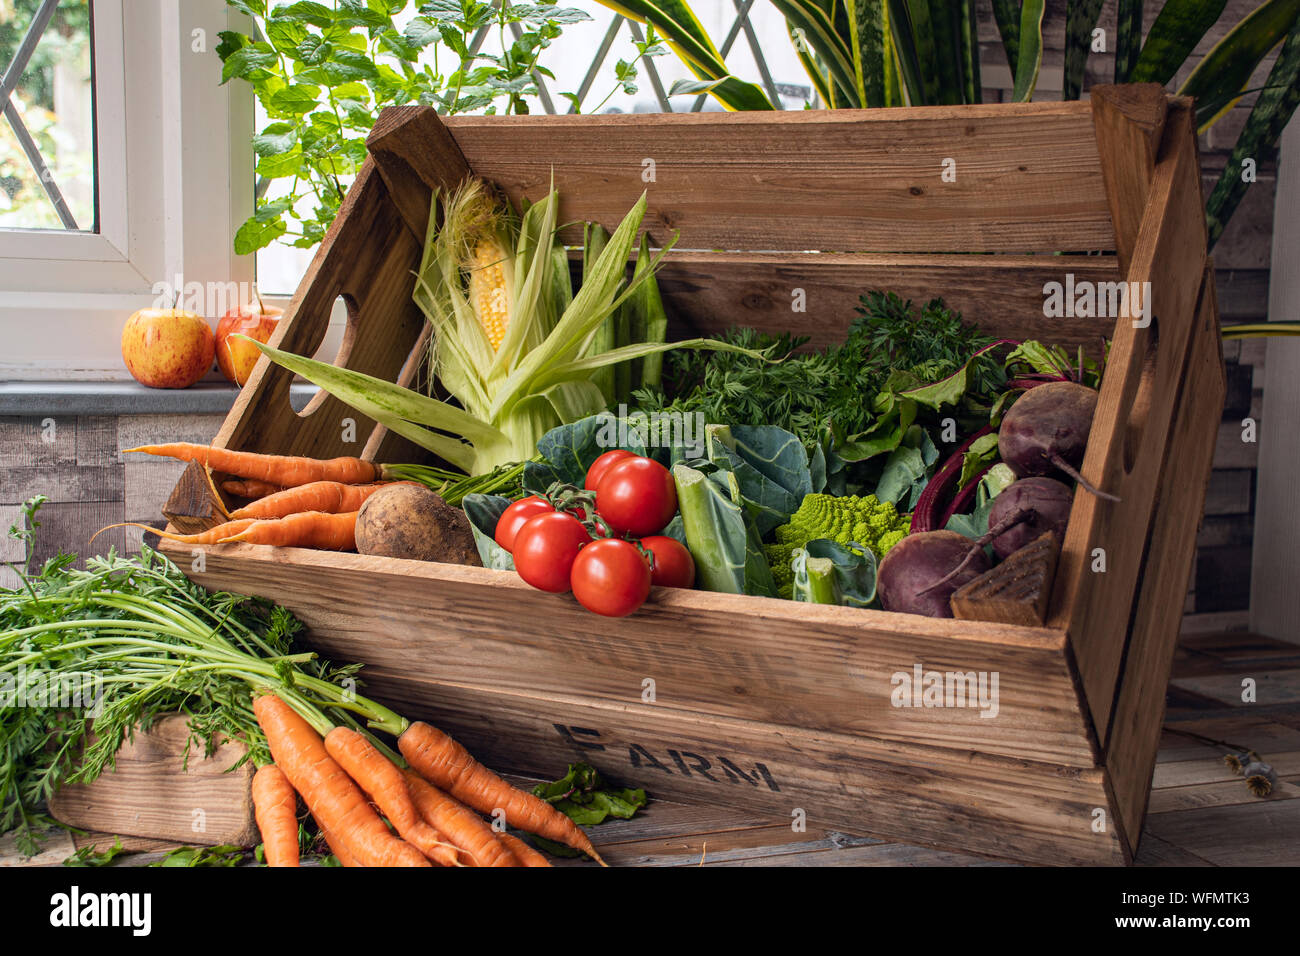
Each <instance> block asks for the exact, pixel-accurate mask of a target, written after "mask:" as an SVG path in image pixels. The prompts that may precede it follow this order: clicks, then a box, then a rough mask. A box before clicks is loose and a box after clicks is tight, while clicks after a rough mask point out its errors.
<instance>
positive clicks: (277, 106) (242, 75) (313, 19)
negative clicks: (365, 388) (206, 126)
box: [217, 0, 651, 255]
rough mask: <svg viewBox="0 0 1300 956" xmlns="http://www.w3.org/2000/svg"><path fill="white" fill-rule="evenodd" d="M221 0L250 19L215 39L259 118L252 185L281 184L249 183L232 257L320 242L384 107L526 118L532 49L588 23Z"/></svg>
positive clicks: (475, 12)
mask: <svg viewBox="0 0 1300 956" xmlns="http://www.w3.org/2000/svg"><path fill="white" fill-rule="evenodd" d="M227 3H228V4H229V5H230V6H231V7H233V8H235V9H236V10H239V11H240V12H242V13H244V14H247V15H248V16H249V17H250V18H251V20H252V26H251V29H250V30H249V31H248V32H246V33H245V32H240V31H237V30H228V31H224V32H223V33H222V34H221V43H220V45H219V46H218V47H217V53H218V54H219V55H220V57H221V60H222V64H223V65H222V71H221V82H222V83H227V82H229V81H231V80H236V79H238V80H243V81H246V82H247V83H249V84H251V85H252V87H253V91H254V93H255V94H256V96H257V99H258V102H259V103H260V104H261V105H262V108H263V109H264V110H265V111H266V115H267V118H268V120H269V122H268V123H267V124H266V125H265V126H263V127H262V129H261V130H260V131H259V132H258V134H257V135H256V136H254V137H253V149H254V150H255V152H256V153H257V174H258V176H259V177H260V179H261V180H262V184H263V185H267V184H269V183H272V182H276V181H282V182H284V183H286V184H287V188H286V189H285V190H275V191H271V190H269V189H259V193H260V195H259V198H258V203H257V211H256V212H255V213H254V215H253V216H252V217H250V218H249V219H248V220H247V221H246V222H245V223H244V224H243V225H242V226H240V228H239V230H238V231H237V232H236V233H235V252H236V253H238V254H240V255H245V254H247V253H251V252H254V251H256V250H258V249H261V248H263V247H265V246H267V245H270V244H271V243H272V242H275V241H277V240H278V241H281V242H285V243H287V244H289V245H293V246H298V247H302V248H311V247H313V246H315V245H316V244H317V243H319V242H320V240H321V239H322V238H323V237H324V235H325V231H326V230H327V229H328V228H329V226H330V223H332V222H333V221H334V217H335V216H336V215H337V213H338V209H339V206H340V204H341V203H342V201H343V196H344V194H345V192H346V189H347V185H348V183H350V182H351V180H352V178H353V177H354V176H355V175H356V173H357V170H358V169H360V168H361V164H362V163H363V162H364V161H365V158H366V134H367V133H368V132H369V131H370V129H371V127H372V126H373V125H374V122H375V117H376V116H377V115H378V114H379V112H380V110H382V109H383V108H384V107H386V106H393V105H400V104H405V103H419V104H423V105H426V106H432V107H434V108H436V109H437V110H438V112H439V113H443V114H454V113H466V112H487V113H494V112H497V111H498V110H500V111H501V112H506V113H526V112H528V104H527V100H526V97H528V96H530V95H533V94H536V92H537V87H536V82H535V79H534V78H535V77H536V76H538V75H541V76H547V77H552V78H553V74H552V73H551V72H550V71H549V70H547V69H546V67H545V66H543V65H542V64H541V63H540V59H541V56H542V54H543V52H544V51H545V50H546V49H547V48H548V47H549V46H550V45H551V43H552V41H554V40H555V39H556V38H557V37H559V36H560V33H561V31H562V29H563V27H564V26H565V25H566V24H570V23H577V22H580V21H582V20H589V19H591V18H590V16H589V15H588V14H587V13H586V12H585V11H583V10H580V9H578V8H576V7H561V6H558V5H557V4H556V3H555V2H554V0H539V2H537V3H512V2H510V0H502V2H500V3H499V4H493V3H484V2H479V0H426V2H423V3H420V4H419V6H418V14H417V15H416V16H414V17H413V18H410V19H408V20H407V22H406V24H405V26H404V27H402V28H401V29H399V28H398V25H397V22H398V21H397V19H396V18H398V16H399V15H400V14H403V13H404V12H405V11H406V10H407V7H408V5H409V0H333V2H332V3H319V2H314V0H297V2H293V3H281V4H277V5H275V6H274V7H269V8H268V6H269V5H268V3H267V2H266V0H227ZM490 30H495V31H497V32H498V33H499V35H500V37H501V48H502V50H503V52H502V53H501V54H499V55H498V54H490V53H486V52H482V51H478V52H475V50H474V46H475V38H476V37H477V36H478V34H479V33H480V31H490ZM646 55H651V54H650V53H649V51H647V52H646ZM632 75H635V74H634V71H633V73H632ZM630 81H631V79H630V77H629V78H628V79H627V81H626V82H630ZM281 192H283V193H284V194H283V195H280V193H281Z"/></svg>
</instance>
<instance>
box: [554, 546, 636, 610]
mask: <svg viewBox="0 0 1300 956" xmlns="http://www.w3.org/2000/svg"><path fill="white" fill-rule="evenodd" d="M571 582H572V584H573V596H574V597H576V598H577V599H578V601H579V603H580V604H582V606H583V607H585V608H586V609H587V610H588V611H595V612H596V613H597V614H603V615H605V616H606V617H626V616H627V615H628V614H631V613H632V612H633V611H635V610H636V609H637V608H639V607H640V606H641V605H642V604H644V603H645V599H646V598H647V597H648V596H649V595H650V566H649V564H647V563H646V560H645V558H643V557H642V556H641V552H640V551H638V550H637V549H636V545H634V544H632V543H631V542H630V541H623V540H621V539H619V538H601V539H600V540H599V541H593V542H592V543H591V544H589V545H587V547H585V548H583V549H582V550H581V551H580V552H579V553H578V557H577V560H575V561H574V562H573V574H572V576H571Z"/></svg>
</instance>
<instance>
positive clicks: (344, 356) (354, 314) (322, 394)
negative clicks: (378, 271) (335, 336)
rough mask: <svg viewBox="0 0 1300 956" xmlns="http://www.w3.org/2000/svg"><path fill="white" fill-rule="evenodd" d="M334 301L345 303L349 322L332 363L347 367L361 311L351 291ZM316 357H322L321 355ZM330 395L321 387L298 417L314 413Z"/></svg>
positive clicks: (344, 306) (341, 294) (338, 366)
mask: <svg viewBox="0 0 1300 956" xmlns="http://www.w3.org/2000/svg"><path fill="white" fill-rule="evenodd" d="M334 301H335V302H342V303H343V309H344V311H345V312H346V313H347V324H346V325H345V326H344V328H343V341H341V342H340V343H339V350H338V352H337V353H336V354H335V355H334V359H333V360H332V361H331V362H330V364H331V365H333V366H335V367H336V368H347V367H348V359H349V358H351V357H352V346H353V344H354V343H355V342H356V340H357V319H358V318H359V316H360V314H361V313H360V310H359V309H358V308H357V300H356V299H354V298H353V297H352V295H351V293H348V292H342V293H340V294H339V295H338V297H337V298H335V300H334ZM316 357H317V358H320V356H319V355H317V356H316ZM329 397H330V396H329V393H328V392H326V391H325V390H324V389H321V390H320V391H319V392H317V393H316V394H315V395H313V396H312V397H311V401H309V402H308V403H307V404H306V405H304V406H303V409H302V411H300V412H298V413H297V415H298V417H299V418H307V417H309V416H311V415H314V414H315V413H316V410H317V409H318V408H320V407H321V405H323V404H324V403H325V402H326V400H328V399H329Z"/></svg>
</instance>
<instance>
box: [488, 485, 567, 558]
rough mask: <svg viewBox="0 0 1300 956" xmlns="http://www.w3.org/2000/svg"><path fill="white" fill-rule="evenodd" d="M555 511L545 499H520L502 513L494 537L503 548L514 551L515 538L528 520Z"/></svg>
mask: <svg viewBox="0 0 1300 956" xmlns="http://www.w3.org/2000/svg"><path fill="white" fill-rule="evenodd" d="M554 510H555V509H554V508H552V507H551V504H550V502H548V501H547V500H546V499H545V498H539V497H537V496H536V495H529V496H528V497H527V498H520V499H519V500H518V501H516V502H515V503H514V504H512V505H510V507H508V508H506V510H505V511H503V512H501V517H500V518H498V519H497V526H496V530H495V531H493V533H492V536H493V538H495V539H496V543H497V544H499V545H501V547H503V548H505V549H506V550H507V551H514V549H515V536H516V535H517V534H519V529H520V528H522V527H523V526H524V524H525V523H526V522H527V521H528V519H529V518H536V517H537V516H538V515H544V514H547V513H548V512H551V511H554Z"/></svg>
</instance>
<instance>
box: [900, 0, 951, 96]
mask: <svg viewBox="0 0 1300 956" xmlns="http://www.w3.org/2000/svg"><path fill="white" fill-rule="evenodd" d="M907 15H908V21H909V23H910V25H911V29H912V44H913V46H914V48H915V49H916V61H917V65H918V67H919V68H920V71H921V72H920V79H921V89H922V90H923V91H924V99H923V100H921V101H920V103H917V102H916V101H913V105H918V106H919V105H923V106H932V105H934V104H936V103H940V102H943V99H942V96H943V94H942V88H943V76H942V72H941V71H942V66H941V62H942V56H941V53H940V49H939V38H938V37H936V35H935V30H936V27H937V26H938V25H937V24H936V23H935V22H934V19H933V18H932V17H931V16H930V0H907Z"/></svg>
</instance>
